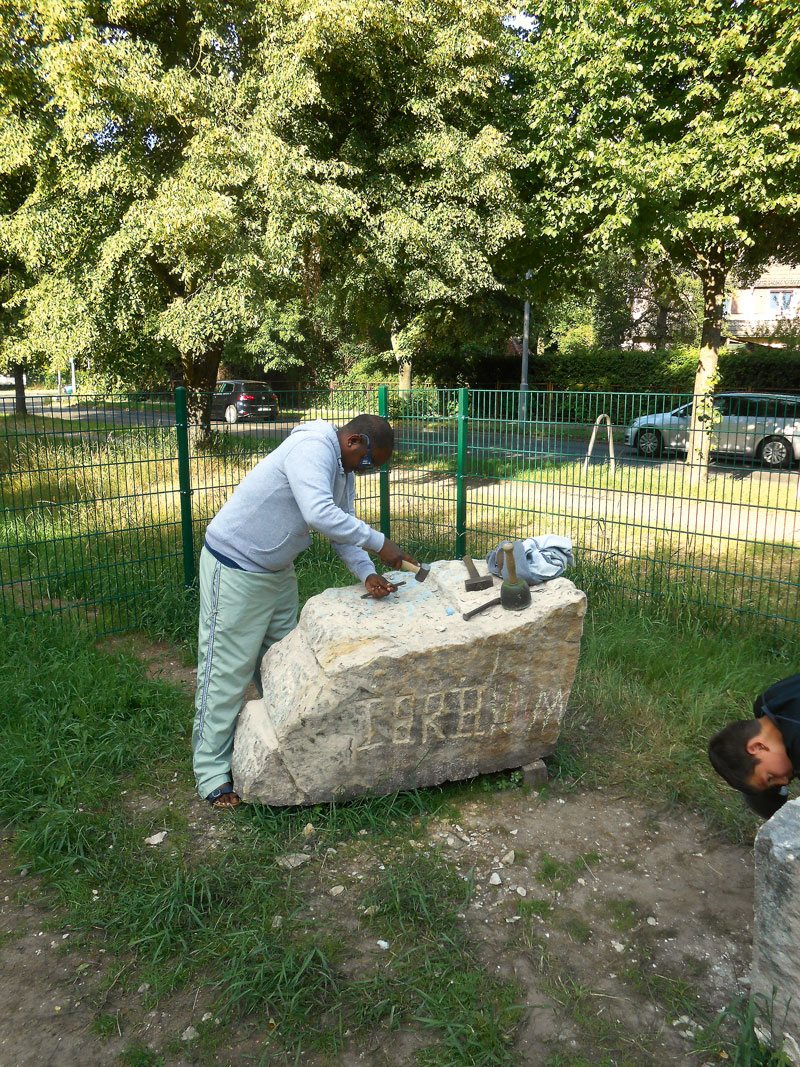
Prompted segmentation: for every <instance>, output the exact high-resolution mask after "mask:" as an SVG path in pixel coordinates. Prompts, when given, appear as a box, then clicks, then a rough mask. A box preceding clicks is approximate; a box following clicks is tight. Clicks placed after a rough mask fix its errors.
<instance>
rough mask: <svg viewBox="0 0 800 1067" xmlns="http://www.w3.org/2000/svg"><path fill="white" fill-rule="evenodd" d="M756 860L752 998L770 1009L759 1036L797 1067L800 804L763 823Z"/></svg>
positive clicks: (799, 1049) (787, 806)
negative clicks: (784, 1053) (780, 1050)
mask: <svg viewBox="0 0 800 1067" xmlns="http://www.w3.org/2000/svg"><path fill="white" fill-rule="evenodd" d="M755 855H756V867H755V923H754V929H753V972H752V981H751V987H752V993H753V995H754V996H757V997H758V1000H759V1002H760V1004H761V1005H762V1006H764V1004H765V1003H766V1004H768V1005H769V1016H770V1019H769V1021H768V1022H764V1024H763V1026H762V1029H763V1030H764V1031H765V1032H764V1035H763V1036H764V1037H766V1038H768V1039H769V1040H770V1042H771V1043H772V1044H774V1045H778V1044H779V1042H780V1040H781V1038H782V1039H783V1042H784V1051H785V1052H786V1053H787V1056H788V1058H789V1059H790V1060H791V1062H793V1063H796V1064H800V800H790V801H789V802H788V803H787V804H784V806H783V807H782V808H780V810H779V811H777V812H776V814H775V815H773V816H772V818H771V819H768V820H767V821H766V822H765V823H764V825H763V826H762V827H761V829H760V830H759V832H758V835H757V836H756V847H755ZM770 1024H771V1033H768V1032H767V1030H768V1027H769V1025H770Z"/></svg>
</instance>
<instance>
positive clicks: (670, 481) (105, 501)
mask: <svg viewBox="0 0 800 1067" xmlns="http://www.w3.org/2000/svg"><path fill="white" fill-rule="evenodd" d="M278 402H279V410H278V413H277V415H276V416H275V418H270V420H269V421H265V420H264V417H263V416H262V415H261V414H260V413H259V412H258V411H256V412H254V414H253V415H252V417H247V418H244V417H241V415H240V413H239V412H236V413H231V412H230V411H228V414H227V417H226V414H225V409H223V408H222V407H220V408H219V409H215V415H218V416H219V418H215V419H214V420H213V421H212V422H211V424H210V428H209V429H208V432H201V430H200V429H199V428H197V427H190V426H189V425H188V422H187V415H186V394H185V392H184V391H183V390H180V389H179V390H177V391H176V393H175V394H174V395H171V394H169V395H168V394H164V395H149V396H146V397H145V396H141V395H134V394H131V395H121V396H78V397H65V396H53V395H33V396H29V397H28V399H27V407H28V411H27V414H26V415H25V416H19V415H15V414H14V413H13V410H12V404H13V402H12V401H11V400H9V399H7V400H5V401H3V402H2V403H4V404H5V409H4V410H3V411H2V413H0V492H1V493H2V505H3V511H2V525H0V614H2V616H3V617H4V618H10V617H12V616H26V615H33V614H38V613H42V612H51V613H58V612H69V613H71V614H79V615H81V616H82V617H83V618H84V619H85V620H86V622H87V624H88V625H89V626H91V627H92V628H93V629H94V630H95V631H96V632H97V633H98V634H100V633H110V632H114V631H120V630H127V629H132V628H136V627H140V626H142V625H144V624H145V623H146V621H147V617H148V612H150V611H152V610H153V606H154V604H157V603H158V602H159V600H161V598H163V597H165V596H182V595H183V594H182V590H184V589H185V588H186V587H187V586H190V585H191V584H192V582H193V580H194V574H195V566H196V560H197V555H198V553H199V549H200V546H201V544H202V537H203V532H204V529H205V526H206V524H207V522H208V520H209V519H210V518H211V517H212V516H213V514H214V513H215V512H216V511H217V510H218V508H219V507H220V506H221V504H222V503H223V502H224V500H225V499H226V498H227V496H228V495H229V494H230V493H231V492H232V490H233V489H234V488H235V486H236V485H237V484H238V483H239V481H241V479H242V478H243V477H244V475H245V474H246V473H247V472H248V471H249V470H250V469H251V468H252V467H253V465H254V464H255V463H256V462H258V460H259V459H261V458H262V457H263V456H265V455H266V454H267V453H268V452H270V451H271V450H272V449H273V448H275V447H276V446H277V445H278V444H279V443H280V441H281V440H283V439H284V438H285V437H286V436H287V435H288V434H289V433H290V432H291V431H292V429H293V428H294V427H295V426H296V425H297V424H298V423H299V422H302V421H307V420H310V419H315V418H323V419H328V420H330V421H331V422H333V423H335V424H337V425H341V424H343V423H344V422H346V421H347V420H348V419H349V418H351V417H352V416H353V415H355V414H357V413H359V412H361V411H367V412H371V413H374V414H381V415H386V416H387V417H388V418H390V419H391V421H392V423H393V425H394V427H395V435H396V443H395V452H394V456H393V458H392V462H391V464H390V466H389V468H388V469H384V470H381V471H380V472H376V473H373V474H368V475H364V476H362V477H359V480H358V500H357V507H358V510H359V514H360V515H361V516H362V517H363V518H364V519H366V520H367V521H368V522H370V523H372V524H373V525H375V526H377V527H379V528H380V529H381V530H383V532H384V533H386V534H390V535H391V536H392V538H393V539H394V540H396V541H398V542H399V543H400V544H401V545H403V546H405V547H407V548H409V549H410V550H412V551H414V552H415V553H417V554H419V556H420V557H421V558H424V559H436V558H453V557H459V556H462V555H464V554H466V553H469V554H470V555H473V556H476V557H481V556H483V555H485V553H486V552H487V551H488V550H489V549H490V548H492V547H494V545H496V544H497V543H498V542H499V541H500V540H503V539H506V538H510V539H515V538H524V537H532V536H539V535H542V534H548V533H554V534H561V535H564V536H567V537H569V538H570V539H571V540H572V542H573V545H574V549H575V557H576V566H575V568H574V569H573V570H572V571H571V572H570V577H571V578H572V579H573V580H574V581H575V582H576V583H577V584H579V585H581V586H582V587H583V588H585V589H586V590H587V592H589V594H590V596H591V594H592V593H593V592H594V591H597V590H599V589H603V590H605V593H606V597H605V599H606V602H608V597H609V596H611V597H612V602H613V597H614V596H618V597H619V598H620V599H630V598H632V599H635V600H637V601H647V600H649V599H652V598H655V599H659V600H662V601H664V600H673V599H674V600H676V601H679V602H680V603H687V604H695V605H700V606H702V607H704V608H710V609H715V610H722V611H724V612H725V613H726V614H734V615H737V616H740V617H748V616H749V617H751V618H752V617H760V618H762V619H771V620H773V624H775V625H779V626H780V627H785V626H786V625H787V624H792V623H794V624H796V623H797V622H798V621H800V605H799V604H798V597H799V594H798V583H797V569H796V568H797V553H798V537H800V517H799V516H798V509H799V507H798V473H797V460H796V456H795V452H794V449H797V454H798V455H800V421H798V422H797V424H796V426H795V423H794V419H795V411H794V402H793V401H790V400H789V399H786V398H783V399H780V398H774V399H773V400H772V401H764V400H759V398H757V397H749V398H748V397H746V396H745V397H741V398H739V399H733V398H720V399H719V401H718V404H717V408H716V409H715V411H714V412H712V414H711V415H710V416H709V418H708V420H707V426H708V427H709V430H708V432H707V433H705V434H704V438H705V440H706V444H707V446H710V447H711V448H712V449H713V450H714V453H715V456H714V459H713V461H712V462H711V464H710V465H709V466H708V467H707V468H706V467H705V466H700V465H699V464H697V463H696V462H693V455H694V450H693V448H692V447H691V445H692V442H690V441H689V433H690V420H689V414H690V413H691V412H690V410H689V405H691V403H692V398H691V397H690V396H677V395H668V394H652V393H647V394H642V393H603V392H546V391H542V392H529V393H520V392H519V391H516V390H505V391H496V390H491V391H488V390H486V391H484V390H466V389H453V390H415V391H412V392H411V393H408V394H403V395H401V394H399V393H398V392H396V391H393V390H390V389H388V388H387V387H385V386H381V387H359V388H353V389H347V390H345V389H338V390H335V391H332V392H331V391H327V390H325V391H320V392H316V393H315V392H302V393H301V392H292V393H283V394H278ZM687 412H688V413H687ZM596 420H599V422H600V425H599V427H598V432H597V434H596V439H595V441H594V444H593V447H592V451H591V455H590V456H588V457H587V452H588V450H589V445H590V441H591V437H592V431H593V429H594V428H595V424H596ZM795 429H796V436H795V435H794V431H795ZM319 548H320V546H319V545H316V546H313V547H312V548H311V549H310V550H309V553H308V555H309V556H310V555H313V553H314V552H315V551H319Z"/></svg>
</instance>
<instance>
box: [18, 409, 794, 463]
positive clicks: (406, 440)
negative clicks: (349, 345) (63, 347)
mask: <svg viewBox="0 0 800 1067" xmlns="http://www.w3.org/2000/svg"><path fill="white" fill-rule="evenodd" d="M52 401H55V402H52ZM27 405H28V412H29V414H31V415H39V416H43V417H48V416H49V417H51V418H58V419H60V420H65V421H75V422H78V421H80V422H82V423H86V422H89V423H98V424H102V425H103V426H104V427H107V426H109V425H111V426H118V427H120V428H136V427H169V426H174V424H175V413H174V409H173V408H172V404H171V401H170V402H169V403H165V404H163V405H158V404H153V405H148V406H147V407H141V408H138V409H135V410H133V411H132V410H130V409H129V408H126V407H114V406H113V405H109V406H105V405H102V406H89V405H88V404H87V405H84V404H81V405H80V406H79V405H77V404H73V403H71V402H70V400H69V398H68V397H61V398H60V399H59V398H58V397H52V398H51V396H50V395H49V394H48V395H46V396H42V395H38V394H32V395H30V396H28V397H27ZM13 410H14V397H13V396H11V395H9V394H4V395H0V414H12V413H13ZM297 425H298V422H297V421H296V420H294V419H281V418H278V420H277V421H275V422H271V421H270V422H266V421H264V422H257V421H255V420H248V421H246V422H239V423H237V424H236V425H234V426H230V427H229V426H227V424H226V423H223V422H214V423H212V427H213V428H214V429H219V430H227V431H229V432H230V433H232V434H252V433H255V434H257V435H259V436H266V437H272V438H278V439H279V440H282V439H283V438H284V437H287V436H288V435H289V434H290V433H291V431H292V430H293V429H294V428H295V426H297ZM576 431H578V433H580V431H579V430H578V428H577V427H575V426H569V427H568V432H569V433H570V434H571V435H575V434H576ZM64 432H67V433H68V431H64ZM589 435H590V428H589V427H586V428H585V432H584V433H582V434H580V436H566V435H565V434H564V433H560V432H557V431H551V432H548V433H546V434H543V433H541V431H540V432H538V433H537V432H533V433H530V432H527V433H526V432H525V431H524V430H520V429H519V427H518V426H516V425H514V424H512V425H511V426H510V427H509V428H503V429H502V430H497V429H486V430H482V429H481V428H480V425H479V424H478V425H477V426H476V425H475V424H473V425H472V426H471V427H470V432H469V437H468V443H469V448H470V451H471V452H472V454H473V457H474V456H476V455H478V456H479V455H481V454H483V453H485V454H486V456H487V458H488V457H490V456H491V457H492V458H495V459H496V458H498V457H499V456H502V457H508V458H509V459H511V458H513V459H517V460H519V461H525V460H531V459H534V458H537V457H539V458H542V459H548V458H550V459H567V460H570V461H574V460H575V459H584V458H585V456H586V452H587V448H588V444H589ZM396 444H397V447H398V448H402V449H403V450H406V451H417V452H419V453H421V454H422V455H423V457H430V458H435V457H436V456H440V455H443V454H444V455H446V454H449V453H453V452H455V451H456V448H457V434H456V429H455V428H454V427H453V425H452V423H451V422H450V421H448V422H447V423H446V424H444V425H442V426H440V427H421V426H414V427H410V428H409V427H403V426H401V427H399V428H398V430H397V435H396ZM615 456H616V459H617V460H618V462H619V463H621V464H624V465H631V466H633V465H636V466H639V465H645V466H655V465H661V466H662V467H675V468H676V469H683V468H684V464H683V461H682V460H681V459H680V458H677V457H674V456H664V457H661V458H659V459H645V458H643V457H641V456H639V455H638V453H636V452H635V451H634V450H630V449H628V448H627V447H626V446H625V445H624V444H621V443H615ZM608 459H609V450H608V438H607V436H606V435H605V434H603V433H598V435H597V439H596V441H595V446H594V449H593V452H592V457H591V461H590V462H591V463H605V462H607V461H608ZM712 466H713V467H714V469H715V470H716V472H718V473H720V474H729V475H731V476H733V477H738V478H744V477H747V476H749V475H752V474H753V473H758V474H759V475H760V476H761V478H762V479H763V478H769V479H770V480H773V479H779V478H787V477H791V476H794V475H795V471H792V472H788V471H767V470H763V469H761V468H760V467H757V466H755V465H748V464H747V463H744V464H743V463H742V462H741V461H736V460H733V459H731V460H728V459H725V458H720V459H719V460H718V461H716V462H714V463H713V464H712Z"/></svg>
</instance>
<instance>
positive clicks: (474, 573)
mask: <svg viewBox="0 0 800 1067" xmlns="http://www.w3.org/2000/svg"><path fill="white" fill-rule="evenodd" d="M462 562H463V564H464V566H465V567H466V568H467V571H468V572H469V576H470V578H480V575H479V574H478V568H477V567H476V566H475V564H474V562H473V560H472V556H463V557H462Z"/></svg>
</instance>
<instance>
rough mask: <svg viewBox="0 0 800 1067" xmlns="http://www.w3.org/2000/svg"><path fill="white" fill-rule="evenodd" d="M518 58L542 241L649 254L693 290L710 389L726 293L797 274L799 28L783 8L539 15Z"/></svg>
mask: <svg viewBox="0 0 800 1067" xmlns="http://www.w3.org/2000/svg"><path fill="white" fill-rule="evenodd" d="M531 41H532V45H533V47H532V48H531V49H530V51H529V52H528V53H527V59H528V62H529V64H530V68H531V73H530V79H531V85H532V91H531V93H530V96H529V100H530V122H531V127H532V130H533V133H534V136H533V147H532V149H531V153H530V163H531V166H533V167H535V168H536V169H537V170H538V171H539V172H540V173H541V174H543V175H544V176H545V182H544V185H543V187H542V189H541V191H540V194H539V197H538V200H537V208H538V211H539V226H540V228H541V229H542V230H545V231H546V230H550V231H551V232H553V233H554V234H561V233H563V232H567V233H570V234H572V235H576V234H577V235H579V238H580V243H581V244H582V246H583V247H584V248H585V249H588V250H589V251H596V250H605V249H608V248H613V247H615V246H625V247H627V248H630V249H633V250H640V251H642V252H643V251H644V250H645V249H646V248H647V246H648V245H651V244H652V242H656V243H657V245H658V246H660V248H661V249H663V251H664V253H665V254H666V256H668V257H669V259H670V261H671V262H672V264H674V265H676V266H679V267H684V268H686V269H689V270H691V271H692V272H693V273H694V274H695V275H696V276H697V277H698V278H699V280H700V282H701V284H702V289H703V312H704V314H703V335H702V342H701V357H700V363H699V366H698V376H697V381H696V385H695V391H696V392H697V393H700V394H704V393H706V392H707V391H708V390H709V389H710V388H713V382H714V375H715V372H716V361H717V355H718V351H719V347H720V330H721V325H722V305H723V299H724V294H725V284H726V280H727V279H728V277H729V276H730V275H731V272H737V273H739V274H740V275H746V274H747V272H748V271H752V270H754V269H758V268H760V267H761V266H762V265H763V264H764V262H765V261H766V260H767V259H769V258H771V257H780V256H783V257H786V258H788V259H790V260H791V261H795V260H797V259H798V258H800V227H798V219H800V87H799V86H798V76H797V72H798V67H799V66H800V12H798V9H797V7H796V6H795V5H793V4H790V3H788V2H787V0H741V2H736V3H733V2H731V0H702V2H700V3H698V2H697V0H542V2H541V3H540V4H539V5H538V7H537V8H536V24H535V30H534V32H533V33H532V34H531Z"/></svg>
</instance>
